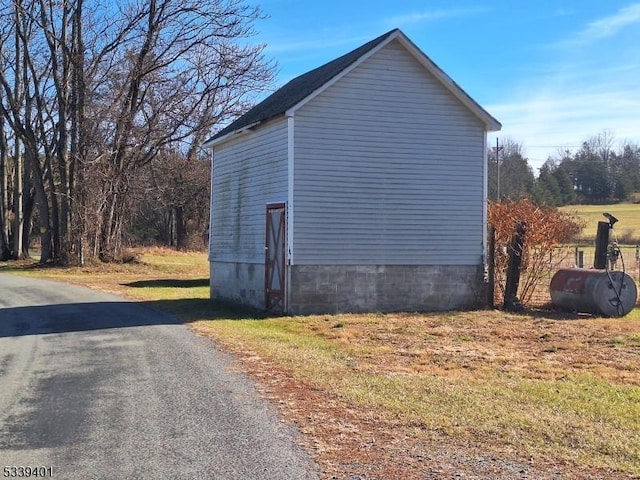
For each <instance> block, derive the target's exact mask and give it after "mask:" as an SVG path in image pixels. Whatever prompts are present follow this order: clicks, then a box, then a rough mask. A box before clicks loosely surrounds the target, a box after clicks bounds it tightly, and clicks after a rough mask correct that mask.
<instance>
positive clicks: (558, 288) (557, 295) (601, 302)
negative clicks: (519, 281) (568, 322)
mask: <svg viewBox="0 0 640 480" xmlns="http://www.w3.org/2000/svg"><path fill="white" fill-rule="evenodd" d="M609 276H611V277H609ZM549 289H550V291H551V301H552V302H553V304H554V305H555V306H556V307H558V308H560V309H562V310H567V311H571V312H583V313H592V314H594V315H603V316H605V317H623V316H625V315H627V314H628V313H629V312H630V311H631V310H633V308H634V307H635V306H636V299H637V296H638V290H637V288H636V284H635V282H634V281H633V279H632V278H631V277H630V276H629V275H627V274H626V273H623V272H608V273H607V271H606V270H589V269H585V268H567V269H562V270H558V271H557V272H556V274H555V275H554V276H553V278H552V279H551V285H550V287H549ZM614 289H615V290H614ZM616 293H617V294H616Z"/></svg>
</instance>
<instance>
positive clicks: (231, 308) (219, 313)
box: [137, 298, 279, 323]
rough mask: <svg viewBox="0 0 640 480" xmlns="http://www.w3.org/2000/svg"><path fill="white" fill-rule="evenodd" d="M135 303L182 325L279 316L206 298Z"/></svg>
mask: <svg viewBox="0 0 640 480" xmlns="http://www.w3.org/2000/svg"><path fill="white" fill-rule="evenodd" d="M137 303H139V304H142V305H145V306H147V307H149V308H152V309H154V310H157V311H160V312H165V313H169V314H171V315H174V316H175V317H177V318H178V319H179V320H180V321H181V322H183V323H191V322H195V321H198V320H258V319H260V320H263V319H267V318H275V317H277V316H279V315H273V314H270V313H268V312H265V311H264V310H258V309H253V308H250V307H245V306H243V305H239V304H236V303H232V302H225V301H223V300H210V299H208V298H182V299H176V300H148V301H143V302H137Z"/></svg>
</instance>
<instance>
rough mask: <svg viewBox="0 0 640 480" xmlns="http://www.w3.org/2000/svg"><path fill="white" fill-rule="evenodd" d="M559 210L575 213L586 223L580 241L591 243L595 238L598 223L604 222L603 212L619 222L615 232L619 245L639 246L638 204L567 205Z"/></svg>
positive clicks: (639, 211) (639, 214)
mask: <svg viewBox="0 0 640 480" xmlns="http://www.w3.org/2000/svg"><path fill="white" fill-rule="evenodd" d="M560 210H562V211H564V212H569V213H577V214H578V215H579V216H580V217H581V218H583V219H584V220H585V222H586V226H585V228H584V229H583V230H582V232H581V233H580V235H579V239H580V240H582V241H588V242H593V241H594V240H595V238H596V229H597V226H598V222H606V221H607V219H606V218H605V217H603V216H602V214H603V213H604V212H608V213H611V214H612V215H613V216H614V217H616V218H617V219H618V220H619V222H618V223H617V224H616V225H615V231H616V234H617V236H618V239H619V241H620V243H624V244H628V245H635V244H640V204H638V203H616V204H612V205H567V206H566V207H561V208H560Z"/></svg>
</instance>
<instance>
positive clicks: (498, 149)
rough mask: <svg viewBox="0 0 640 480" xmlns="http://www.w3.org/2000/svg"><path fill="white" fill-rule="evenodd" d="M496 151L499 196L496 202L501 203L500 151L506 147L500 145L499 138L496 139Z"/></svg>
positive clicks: (497, 195)
mask: <svg viewBox="0 0 640 480" xmlns="http://www.w3.org/2000/svg"><path fill="white" fill-rule="evenodd" d="M493 148H494V149H495V151H496V170H497V175H496V178H497V186H498V188H497V194H496V200H497V201H498V202H499V201H500V150H502V149H503V148H504V145H503V146H502V147H501V146H500V143H499V139H498V137H496V146H495V147H493Z"/></svg>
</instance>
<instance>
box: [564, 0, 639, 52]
mask: <svg viewBox="0 0 640 480" xmlns="http://www.w3.org/2000/svg"><path fill="white" fill-rule="evenodd" d="M636 24H640V3H634V4H632V5H629V6H627V7H624V8H621V9H620V10H618V11H617V12H616V13H614V14H612V15H608V16H606V17H603V18H600V19H598V20H594V21H593V22H590V23H588V24H587V25H586V26H585V27H584V28H583V29H582V30H581V31H579V32H577V33H576V34H575V35H574V36H573V37H571V38H570V39H568V40H565V41H563V42H560V43H558V44H554V45H552V47H555V46H560V47H576V46H583V45H586V44H589V43H593V42H596V41H598V40H602V39H604V38H610V37H614V36H616V35H617V34H619V33H620V32H622V30H624V29H625V28H627V27H629V26H632V25H636Z"/></svg>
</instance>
